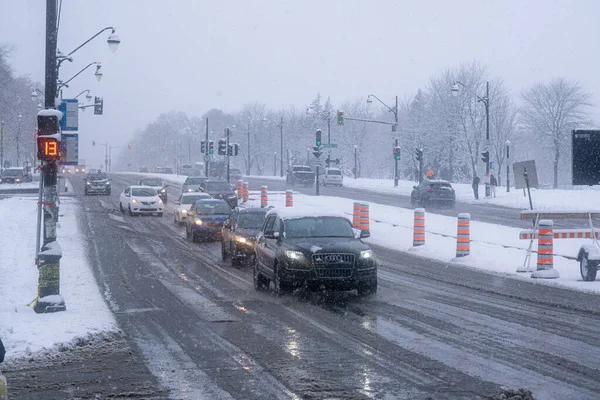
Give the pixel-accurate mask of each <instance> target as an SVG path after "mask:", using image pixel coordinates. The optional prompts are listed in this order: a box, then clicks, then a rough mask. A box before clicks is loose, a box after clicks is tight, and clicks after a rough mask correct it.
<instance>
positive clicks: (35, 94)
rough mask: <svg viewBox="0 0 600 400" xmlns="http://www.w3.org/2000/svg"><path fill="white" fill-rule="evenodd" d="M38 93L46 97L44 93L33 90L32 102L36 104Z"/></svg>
mask: <svg viewBox="0 0 600 400" xmlns="http://www.w3.org/2000/svg"><path fill="white" fill-rule="evenodd" d="M38 93H39V94H41V95H42V96H45V94H44V92H42V91H41V90H39V89H36V88H33V89H32V90H31V101H33V102H34V103H35V102H36V100H37V99H38Z"/></svg>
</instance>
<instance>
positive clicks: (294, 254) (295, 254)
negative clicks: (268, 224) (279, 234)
mask: <svg viewBox="0 0 600 400" xmlns="http://www.w3.org/2000/svg"><path fill="white" fill-rule="evenodd" d="M285 256H286V257H287V258H289V259H290V260H296V261H299V260H304V254H303V253H302V252H301V251H295V250H287V251H286V252H285Z"/></svg>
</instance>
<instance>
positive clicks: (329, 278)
mask: <svg viewBox="0 0 600 400" xmlns="http://www.w3.org/2000/svg"><path fill="white" fill-rule="evenodd" d="M368 236H369V233H368V231H359V230H356V229H354V228H353V227H352V224H351V222H350V221H349V220H348V219H347V218H346V217H345V216H344V215H341V214H327V213H305V212H304V213H303V212H298V211H293V210H291V211H288V210H276V209H272V210H270V211H269V212H268V213H267V215H266V220H265V222H264V224H263V226H262V228H261V230H260V232H259V233H258V235H257V237H256V246H254V249H255V252H254V259H253V275H254V289H255V290H267V289H268V288H269V283H270V282H273V286H274V288H275V292H276V293H277V294H278V295H281V294H285V293H291V292H292V291H293V290H294V289H295V288H298V287H304V288H308V289H320V288H325V289H334V290H352V289H357V291H358V294H359V295H360V296H365V295H369V294H373V293H376V292H377V260H376V259H375V256H374V254H373V251H372V250H371V248H370V247H369V245H367V244H366V243H364V242H363V241H362V239H363V238H365V237H368Z"/></svg>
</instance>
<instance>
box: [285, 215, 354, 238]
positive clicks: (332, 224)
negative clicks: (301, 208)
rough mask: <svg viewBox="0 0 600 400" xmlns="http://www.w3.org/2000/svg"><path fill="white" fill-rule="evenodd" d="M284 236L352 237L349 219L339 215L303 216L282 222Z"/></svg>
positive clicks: (352, 232)
mask: <svg viewBox="0 0 600 400" xmlns="http://www.w3.org/2000/svg"><path fill="white" fill-rule="evenodd" d="M284 231H285V237H287V238H306V237H347V238H351V237H354V231H353V230H352V226H351V225H350V221H348V220H347V219H345V218H340V217H304V218H298V219H288V220H286V221H285V223H284Z"/></svg>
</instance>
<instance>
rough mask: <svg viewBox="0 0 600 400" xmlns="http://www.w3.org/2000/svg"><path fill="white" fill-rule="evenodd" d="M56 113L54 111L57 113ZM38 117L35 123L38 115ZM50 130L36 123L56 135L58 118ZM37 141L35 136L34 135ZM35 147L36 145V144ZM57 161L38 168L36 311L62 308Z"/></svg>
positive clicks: (51, 11)
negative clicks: (39, 213)
mask: <svg viewBox="0 0 600 400" xmlns="http://www.w3.org/2000/svg"><path fill="white" fill-rule="evenodd" d="M56 3H57V2H56V0H46V66H45V72H46V79H45V92H44V94H45V99H44V103H45V108H46V110H44V111H42V112H41V114H42V116H43V117H46V118H47V117H48V113H47V110H51V109H54V108H55V107H56V93H57V80H58V68H57V60H56V47H57V29H56V25H57V4H56ZM57 113H58V112H57ZM42 116H38V125H39V124H40V118H41V117H42ZM50 119H52V117H50ZM52 125H53V124H50V129H47V128H48V127H47V126H45V127H44V130H42V129H41V128H42V127H40V126H38V129H40V131H39V133H42V134H49V133H53V134H57V133H59V127H58V120H57V121H56V125H55V126H52ZM38 141H39V138H38ZM38 149H39V146H38ZM57 169H58V168H57V161H56V159H54V160H49V159H45V160H44V161H43V163H42V167H41V177H40V179H41V180H42V181H43V191H42V192H43V193H42V202H41V205H42V206H43V209H42V210H41V211H42V214H43V217H42V218H40V219H41V220H42V222H43V226H40V227H39V228H38V230H39V231H43V232H42V235H43V242H42V247H41V248H37V249H36V263H37V267H38V274H39V276H38V295H37V297H36V299H35V300H34V305H33V309H34V310H35V312H36V313H49V312H56V311H65V310H66V308H67V307H66V305H65V301H64V299H63V298H62V296H61V295H60V259H61V257H62V250H61V248H60V245H59V243H58V241H57V236H56V225H57V222H58V204H57V202H58V197H57V180H58V179H57Z"/></svg>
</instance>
